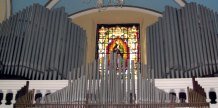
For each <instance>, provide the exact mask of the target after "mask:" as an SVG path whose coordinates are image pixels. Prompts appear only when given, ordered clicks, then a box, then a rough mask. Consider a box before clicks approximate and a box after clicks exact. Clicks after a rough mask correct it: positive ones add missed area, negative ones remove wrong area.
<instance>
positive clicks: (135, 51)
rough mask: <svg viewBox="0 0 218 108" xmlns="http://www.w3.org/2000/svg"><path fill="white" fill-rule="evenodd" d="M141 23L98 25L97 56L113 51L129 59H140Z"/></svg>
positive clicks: (101, 56)
mask: <svg viewBox="0 0 218 108" xmlns="http://www.w3.org/2000/svg"><path fill="white" fill-rule="evenodd" d="M139 34H140V33H139V24H110V25H109V24H99V25H97V36H96V37H97V41H96V44H97V45H96V46H97V49H96V58H100V62H102V58H104V57H106V55H107V54H110V53H112V52H115V53H119V54H120V55H121V57H122V58H123V59H124V60H125V61H127V60H129V59H130V60H134V62H135V63H137V62H139V61H140V53H139V47H140V45H139V38H140V36H139Z"/></svg>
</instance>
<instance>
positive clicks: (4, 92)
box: [2, 90, 8, 106]
mask: <svg viewBox="0 0 218 108" xmlns="http://www.w3.org/2000/svg"><path fill="white" fill-rule="evenodd" d="M2 93H3V98H2V105H3V106H4V105H5V103H6V95H7V93H8V91H7V90H2Z"/></svg>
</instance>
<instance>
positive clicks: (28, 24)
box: [0, 4, 87, 80]
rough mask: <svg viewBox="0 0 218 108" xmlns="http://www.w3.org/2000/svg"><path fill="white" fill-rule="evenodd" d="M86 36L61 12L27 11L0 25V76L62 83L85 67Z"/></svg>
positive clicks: (33, 9) (55, 10)
mask: <svg viewBox="0 0 218 108" xmlns="http://www.w3.org/2000/svg"><path fill="white" fill-rule="evenodd" d="M86 43H87V42H86V32H85V30H83V29H82V28H81V27H79V26H77V25H76V24H73V23H72V22H71V20H70V19H69V18H68V16H67V13H65V12H64V8H58V9H53V10H49V9H46V8H45V7H43V6H40V5H38V4H34V5H33V6H30V7H27V8H26V9H24V10H22V11H20V12H18V13H16V14H15V15H13V16H11V17H10V18H9V19H7V20H5V21H4V22H3V23H2V24H0V65H1V66H0V67H1V68H0V69H1V70H0V74H8V75H18V76H23V77H26V78H28V79H40V80H42V79H44V80H46V79H48V80H52V79H53V80H55V79H66V77H67V74H68V72H70V71H72V69H73V68H75V67H78V66H81V65H82V64H84V63H85V54H86V53H85V51H86Z"/></svg>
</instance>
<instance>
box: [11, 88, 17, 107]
mask: <svg viewBox="0 0 218 108" xmlns="http://www.w3.org/2000/svg"><path fill="white" fill-rule="evenodd" d="M12 93H13V98H12V100H11V104H12V105H14V104H15V103H16V100H15V97H16V95H17V90H12Z"/></svg>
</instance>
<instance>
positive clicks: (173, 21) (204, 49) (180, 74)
mask: <svg viewBox="0 0 218 108" xmlns="http://www.w3.org/2000/svg"><path fill="white" fill-rule="evenodd" d="M217 43H218V14H217V12H213V11H212V10H210V9H208V8H206V7H204V6H202V5H197V4H196V3H190V4H186V6H185V7H182V8H181V9H175V8H173V7H166V9H165V11H164V12H163V17H160V18H159V19H158V22H156V23H155V24H153V25H151V26H150V27H148V28H147V52H148V57H147V58H148V71H149V72H150V73H152V75H153V76H154V77H155V78H187V77H193V76H195V77H201V76H208V75H212V74H214V73H215V72H217V68H218V66H217V64H218V50H217V49H218V44H217Z"/></svg>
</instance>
